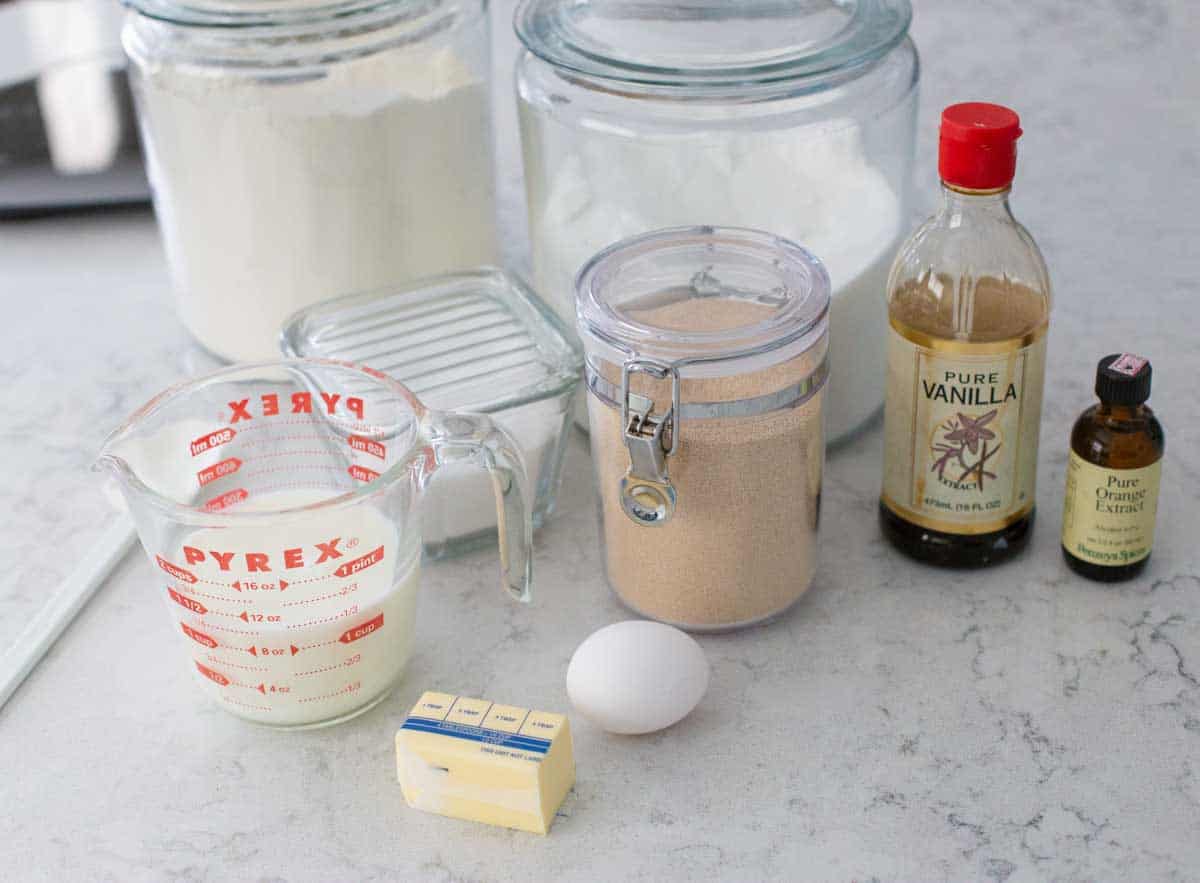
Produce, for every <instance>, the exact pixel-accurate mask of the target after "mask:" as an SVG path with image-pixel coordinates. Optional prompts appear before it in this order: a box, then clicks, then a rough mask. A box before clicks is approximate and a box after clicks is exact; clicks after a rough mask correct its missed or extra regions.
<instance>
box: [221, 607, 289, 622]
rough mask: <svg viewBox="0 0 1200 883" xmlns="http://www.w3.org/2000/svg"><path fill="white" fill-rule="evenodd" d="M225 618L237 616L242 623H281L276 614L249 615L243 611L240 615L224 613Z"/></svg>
mask: <svg viewBox="0 0 1200 883" xmlns="http://www.w3.org/2000/svg"><path fill="white" fill-rule="evenodd" d="M225 616H237V618H238V619H240V620H241V621H242V622H247V623H249V622H282V618H281V617H280V616H278V615H276V614H268V613H251V612H250V611H249V610H243V611H242V612H241V613H237V614H233V613H226V614H225Z"/></svg>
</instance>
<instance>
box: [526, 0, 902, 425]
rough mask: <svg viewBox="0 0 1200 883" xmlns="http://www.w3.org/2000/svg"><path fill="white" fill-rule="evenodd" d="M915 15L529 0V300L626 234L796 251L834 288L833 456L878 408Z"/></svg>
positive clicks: (565, 296) (862, 7)
mask: <svg viewBox="0 0 1200 883" xmlns="http://www.w3.org/2000/svg"><path fill="white" fill-rule="evenodd" d="M910 17H911V9H910V7H909V2H908V0H746V2H738V3H731V2H727V0H670V2H651V3H625V2H613V0H524V2H523V4H522V6H521V7H520V9H519V10H518V12H517V18H516V28H517V33H518V35H519V36H520V37H521V39H522V41H523V42H524V44H525V47H526V51H525V52H524V53H523V55H522V57H521V58H520V60H519V62H518V71H517V91H518V95H519V106H520V113H521V135H522V140H523V147H524V157H525V182H526V189H527V195H528V203H529V224H530V236H531V240H532V257H533V274H534V282H535V288H537V289H538V291H539V293H540V294H542V296H543V297H544V298H546V300H547V301H548V302H550V303H551V304H552V305H554V306H556V307H557V308H558V309H559V310H560V311H562V312H563V314H564V315H569V314H570V311H571V309H572V305H571V292H572V279H573V277H574V275H575V273H576V271H578V269H579V267H580V266H581V265H582V264H583V262H584V261H585V260H586V259H587V258H588V256H589V255H591V254H593V253H594V252H595V251H596V250H597V249H599V248H601V247H603V246H604V245H605V244H606V243H608V242H611V241H613V240H614V239H618V238H620V237H622V236H630V235H634V234H637V233H642V232H645V231H646V230H649V229H653V228H656V227H665V226H674V225H680V224H695V223H697V222H704V223H714V224H728V225H736V226H744V227H754V228H758V229H762V230H769V231H771V232H772V233H775V234H778V235H780V236H784V237H787V238H788V239H791V240H794V241H796V242H802V243H804V245H805V247H806V248H809V249H811V250H812V252H813V253H814V254H816V255H817V256H818V257H820V259H821V260H822V261H823V262H824V264H825V265H826V267H827V268H828V270H829V274H830V276H831V278H832V283H833V305H832V309H831V319H830V323H831V334H832V338H833V341H834V342H833V348H832V351H831V356H830V357H831V365H832V370H831V380H830V389H831V390H834V391H835V392H834V393H833V395H832V396H831V398H830V400H829V403H828V411H827V415H826V417H827V426H828V431H829V438H830V440H831V441H836V440H841V439H844V438H847V437H849V436H850V435H852V434H853V433H854V432H855V430H857V429H858V428H860V427H862V426H863V425H864V423H866V422H867V421H868V420H869V419H870V417H871V416H872V415H874V414H875V413H877V412H878V410H879V408H880V406H881V404H882V402H883V378H884V374H885V369H886V366H885V359H884V339H885V334H884V332H885V323H886V321H887V311H886V310H885V309H884V296H885V289H886V283H887V271H888V267H889V264H890V262H891V259H892V256H893V255H894V254H895V252H896V249H897V246H898V244H899V242H900V240H901V239H902V238H903V236H904V234H905V232H906V230H907V228H908V226H909V224H908V212H909V198H910V193H909V191H910V177H911V168H912V161H913V151H914V131H915V129H914V125H915V116H916V107H917V84H918V63H917V53H916V49H915V48H914V46H913V44H912V42H911V41H910V40H909V39H908V37H907V31H908V23H909V19H910Z"/></svg>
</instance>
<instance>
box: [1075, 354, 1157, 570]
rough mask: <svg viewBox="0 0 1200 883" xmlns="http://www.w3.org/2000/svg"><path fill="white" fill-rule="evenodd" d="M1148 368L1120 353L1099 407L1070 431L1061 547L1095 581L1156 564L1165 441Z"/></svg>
mask: <svg viewBox="0 0 1200 883" xmlns="http://www.w3.org/2000/svg"><path fill="white" fill-rule="evenodd" d="M1150 370H1151V369H1150V363H1149V362H1148V361H1146V360H1145V359H1143V358H1142V357H1141V356H1135V355H1132V354H1130V353H1116V354H1113V355H1110V356H1105V357H1104V358H1103V359H1101V360H1100V364H1099V365H1098V366H1097V368H1096V395H1097V396H1098V397H1099V399H1100V404H1098V405H1092V407H1090V408H1088V409H1087V410H1086V411H1084V412H1083V413H1082V414H1081V415H1080V417H1079V419H1078V420H1076V421H1075V427H1074V428H1073V429H1072V430H1071V455H1070V460H1069V461H1068V463H1067V492H1066V497H1065V499H1064V502H1063V529H1062V547H1063V555H1064V557H1065V558H1066V559H1067V564H1068V565H1070V567H1071V569H1072V570H1074V571H1075V572H1076V573H1079V574H1082V575H1083V576H1086V577H1088V578H1089V579H1094V580H1101V581H1103V582H1116V581H1117V580H1123V579H1130V578H1131V577H1134V576H1137V575H1138V574H1139V573H1141V572H1142V570H1143V569H1144V568H1145V567H1146V562H1147V561H1149V560H1150V549H1151V547H1152V546H1153V544H1154V517H1155V514H1156V510H1157V508H1158V479H1159V467H1160V465H1161V461H1162V455H1163V450H1164V448H1165V446H1166V440H1165V438H1164V437H1163V429H1162V426H1161V425H1160V424H1159V422H1158V418H1157V417H1155V416H1154V412H1153V411H1151V410H1150V408H1149V407H1148V406H1147V405H1146V400H1147V399H1148V398H1150Z"/></svg>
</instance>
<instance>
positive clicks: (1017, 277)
mask: <svg viewBox="0 0 1200 883" xmlns="http://www.w3.org/2000/svg"><path fill="white" fill-rule="evenodd" d="M1020 134H1021V129H1020V125H1019V121H1018V119H1017V115H1016V114H1015V113H1013V112H1012V111H1011V110H1009V109H1008V108H1004V107H1000V106H998V105H994V104H979V103H970V104H956V105H953V106H951V107H948V108H946V110H945V111H944V112H943V113H942V128H941V138H940V145H939V162H938V170H939V173H940V175H941V178H942V191H943V193H942V207H941V210H940V211H939V212H938V213H937V214H936V215H935V216H934V217H932V218H931V219H929V220H928V221H926V222H925V223H924V224H923V225H922V226H921V227H920V228H919V229H918V230H917V231H916V232H915V233H914V234H913V235H912V236H911V237H910V238H909V240H908V241H907V242H906V243H905V244H904V246H903V247H902V248H901V250H900V253H899V254H898V255H897V257H896V260H895V263H894V264H893V265H892V271H891V276H890V278H889V280H888V319H889V322H890V325H891V328H890V331H889V339H888V380H887V400H886V406H885V411H884V414H885V417H884V470H883V490H882V494H881V497H880V510H879V511H880V521H881V524H882V528H883V533H884V535H885V536H886V537H887V538H888V539H889V540H890V541H891V542H892V544H893V545H895V546H896V547H897V548H899V549H901V550H902V551H904V552H906V553H907V554H909V555H911V556H913V557H915V558H918V559H920V560H923V561H928V562H930V563H934V564H943V565H949V566H959V567H972V566H979V565H985V564H991V563H993V562H996V561H1000V560H1002V559H1004V558H1006V557H1008V556H1010V555H1012V554H1014V553H1015V552H1017V551H1018V550H1020V549H1021V548H1022V547H1023V546H1024V545H1025V543H1026V541H1027V540H1028V538H1029V534H1030V528H1031V526H1032V524H1033V517H1034V493H1035V486H1036V481H1037V449H1038V430H1039V426H1040V422H1041V411H1042V382H1043V377H1044V373H1045V355H1046V338H1045V335H1046V330H1047V327H1048V323H1049V319H1050V280H1049V276H1048V274H1047V272H1046V264H1045V262H1044V261H1043V259H1042V255H1041V252H1040V251H1039V250H1038V247H1037V245H1036V244H1035V243H1034V241H1033V239H1032V237H1030V235H1029V233H1028V232H1026V230H1025V228H1024V227H1022V226H1021V225H1020V224H1019V223H1017V221H1016V219H1015V218H1013V216H1012V212H1011V211H1010V209H1009V206H1008V193H1009V188H1010V186H1011V184H1012V180H1013V175H1014V174H1015V171H1016V140H1017V138H1018V137H1019V136H1020Z"/></svg>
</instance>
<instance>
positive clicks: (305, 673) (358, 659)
mask: <svg viewBox="0 0 1200 883" xmlns="http://www.w3.org/2000/svg"><path fill="white" fill-rule="evenodd" d="M360 662H362V654H361V653H355V654H354V655H353V656H351V657H350V658H349V659H347V660H345V661H343V662H339V663H338V664H337V665H327V666H325V667H324V668H314V669H313V670H312V671H298V672H296V677H298V678H306V677H308V676H309V675H319V674H324V673H325V672H327V671H334V670H335V669H339V668H349V667H350V666H352V665H357V664H358V663H360Z"/></svg>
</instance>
